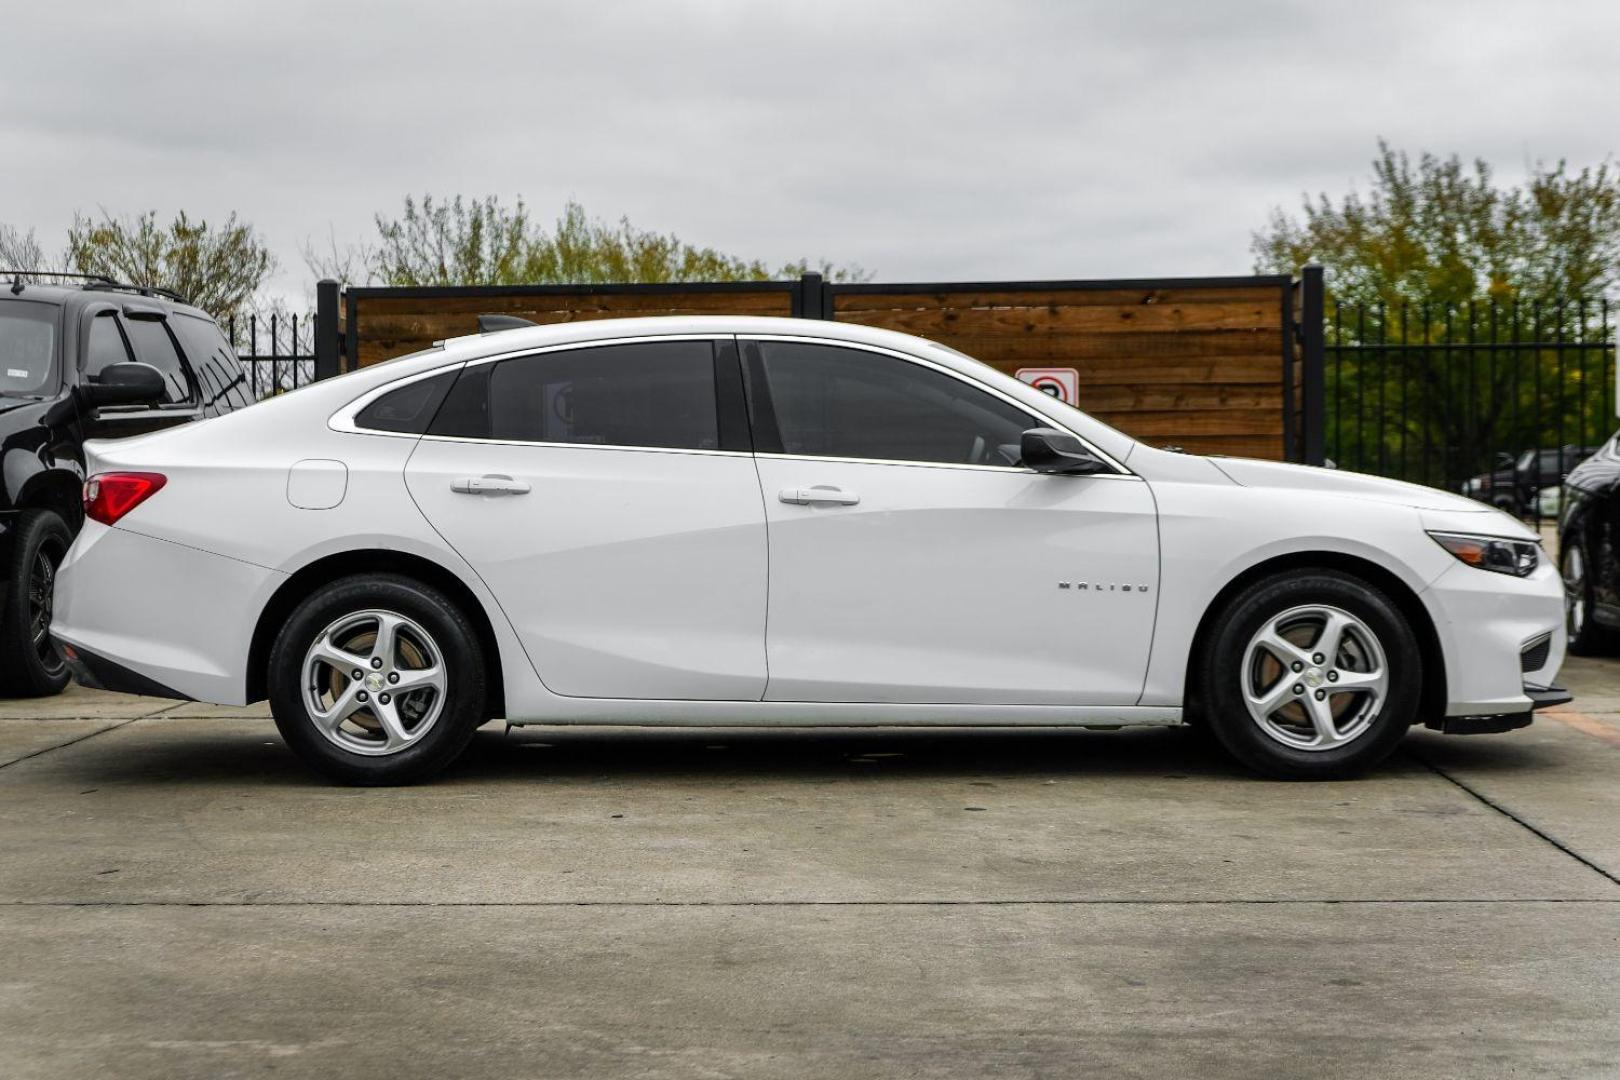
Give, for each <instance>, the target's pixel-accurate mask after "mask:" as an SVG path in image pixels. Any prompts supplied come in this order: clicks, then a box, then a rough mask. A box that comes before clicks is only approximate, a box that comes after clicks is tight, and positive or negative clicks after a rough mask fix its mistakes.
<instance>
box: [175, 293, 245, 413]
mask: <svg viewBox="0 0 1620 1080" xmlns="http://www.w3.org/2000/svg"><path fill="white" fill-rule="evenodd" d="M169 329H170V330H172V331H174V333H175V335H176V336H177V337H178V338H179V339H180V347H181V349H182V350H183V351H184V352H185V354H186V359H187V360H189V361H191V371H192V374H194V375H195V376H196V377H197V386H198V391H199V392H200V393H201V395H202V402H201V405H202V411H203V415H205V416H217V415H219V414H220V413H227V412H230V411H231V410H232V409H240V408H243V407H244V406H247V405H251V404H253V397H252V395H251V394H249V393H248V387H247V375H246V374H245V373H244V372H243V371H242V362H241V361H240V360H238V359H237V358H236V350H235V349H233V348H231V346H230V343H229V342H227V341H226V340H225V335H224V334H222V333H220V329H219V327H218V326H217V325H215V324H214V323H213V322H211V321H210V320H208V319H200V318H198V317H197V316H195V315H186V314H183V313H181V312H175V313H174V314H173V315H171V316H169Z"/></svg>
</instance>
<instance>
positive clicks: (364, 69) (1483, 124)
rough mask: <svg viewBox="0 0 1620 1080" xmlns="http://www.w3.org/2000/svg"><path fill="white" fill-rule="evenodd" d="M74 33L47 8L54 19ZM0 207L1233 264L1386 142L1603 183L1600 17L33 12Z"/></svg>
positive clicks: (1096, 9)
mask: <svg viewBox="0 0 1620 1080" xmlns="http://www.w3.org/2000/svg"><path fill="white" fill-rule="evenodd" d="M64 13H66V14H64ZM0 24H3V25H0V30H3V34H4V37H3V38H0V61H3V62H0V99H3V100H5V101H6V102H7V107H6V108H5V109H4V110H3V111H0V145H3V146H4V147H5V151H6V152H5V159H6V162H7V168H6V169H5V170H4V171H3V173H0V220H4V221H8V222H10V223H11V224H14V225H18V226H21V227H24V228H26V227H29V226H34V227H37V228H38V229H39V231H40V233H41V235H42V236H45V237H52V236H57V235H60V234H61V233H62V231H63V230H64V229H65V226H66V224H67V222H68V221H69V220H70V219H71V216H72V214H73V211H74V210H75V209H80V210H91V209H94V208H96V207H106V208H107V209H108V210H111V211H113V212H116V213H133V212H136V211H139V210H143V209H147V208H154V209H157V210H159V211H160V212H162V213H170V212H172V211H174V210H177V209H180V208H182V207H184V208H186V209H188V210H191V211H192V212H194V213H202V214H206V215H219V216H222V215H224V214H225V213H227V212H229V211H231V210H236V211H238V212H239V213H240V214H241V215H242V216H243V217H245V218H246V219H247V220H249V221H251V222H253V223H254V224H255V225H256V226H257V227H259V228H260V229H261V230H262V231H263V232H264V233H265V234H266V236H268V237H269V238H270V239H271V241H272V242H273V243H274V245H275V247H276V250H277V252H278V254H279V256H280V258H281V261H282V263H283V268H282V273H281V275H280V278H279V279H278V283H277V284H278V286H279V288H281V289H282V290H284V291H286V292H288V293H291V294H293V295H298V294H301V293H302V292H303V291H304V290H305V288H306V286H307V282H306V281H305V278H306V277H307V275H306V274H305V271H304V267H303V264H302V260H301V259H300V257H299V254H298V252H299V250H300V248H301V247H302V245H303V243H304V242H305V240H306V239H309V238H315V239H317V240H318V241H320V242H324V239H325V237H326V235H327V232H328V230H329V229H330V230H332V231H334V232H335V233H336V235H337V236H338V238H339V239H340V240H343V239H359V238H362V237H365V236H367V235H368V234H369V233H370V221H371V215H372V213H373V212H374V211H377V210H389V211H391V210H393V209H395V208H397V207H398V205H399V203H400V200H401V199H402V197H403V196H404V195H405V194H407V193H421V192H436V193H440V194H450V193H454V192H462V193H466V194H482V193H496V194H501V195H504V196H508V197H510V196H514V195H519V194H521V195H523V196H524V197H525V198H526V199H527V200H528V202H529V203H530V205H531V206H532V207H533V208H534V209H535V210H536V211H537V212H539V213H540V214H542V215H547V214H550V213H552V212H554V211H555V210H556V209H557V208H559V207H560V206H561V204H562V202H563V201H564V200H566V199H569V198H575V199H578V200H580V201H581V202H583V203H584V204H585V205H586V207H587V208H588V209H590V210H591V211H592V212H593V213H595V214H599V215H602V216H606V217H617V216H619V215H621V214H627V215H629V216H630V217H631V219H632V220H634V221H635V222H636V223H637V224H639V225H641V226H642V227H646V228H656V229H662V230H673V231H676V232H678V233H680V234H681V235H682V236H683V237H684V238H686V239H688V240H691V241H693V242H698V243H703V244H713V245H715V246H718V247H722V248H725V249H727V250H731V251H734V252H736V253H738V254H742V255H747V256H750V257H760V258H764V259H767V260H769V261H784V260H787V259H790V258H797V257H801V256H808V257H811V258H817V257H823V256H824V257H827V258H830V259H833V260H836V261H841V262H856V263H860V264H861V265H863V266H867V267H870V268H872V269H874V270H876V271H877V273H878V275H879V277H880V278H883V279H888V280H901V279H910V280H930V279H950V278H980V279H982V278H995V277H1018V278H1030V277H1069V276H1072V277H1087V276H1135V275H1150V274H1204V273H1242V272H1244V271H1246V270H1247V269H1248V266H1249V254H1248V235H1249V232H1250V230H1251V229H1252V228H1254V227H1255V226H1256V225H1258V224H1260V223H1261V222H1262V221H1263V220H1264V217H1265V215H1266V213H1267V211H1268V209H1269V208H1270V207H1271V206H1274V205H1278V204H1281V205H1284V206H1288V207H1292V206H1294V205H1295V204H1296V203H1297V201H1298V198H1299V195H1300V193H1301V192H1302V191H1306V190H1311V191H1315V190H1320V189H1323V188H1326V189H1328V190H1331V191H1339V190H1342V189H1343V188H1344V187H1345V186H1347V185H1348V184H1349V183H1352V182H1357V183H1363V182H1364V178H1365V175H1366V172H1367V161H1368V159H1369V158H1370V157H1371V155H1372V153H1373V151H1374V140H1375V139H1376V138H1377V137H1378V136H1379V135H1384V136H1386V137H1388V138H1389V139H1391V141H1393V142H1394V143H1395V144H1396V145H1398V146H1403V147H1407V148H1410V149H1412V150H1414V151H1415V150H1421V149H1432V150H1436V151H1440V152H1451V151H1456V152H1459V153H1462V154H1463V155H1465V156H1474V155H1482V156H1484V157H1486V158H1487V159H1489V160H1491V161H1492V162H1493V163H1495V164H1496V165H1497V166H1498V167H1499V168H1500V170H1501V173H1502V175H1503V176H1504V177H1506V178H1513V177H1515V176H1517V175H1518V174H1519V173H1520V172H1521V171H1522V166H1523V163H1524V162H1525V161H1526V160H1527V159H1532V158H1544V159H1557V158H1560V157H1564V158H1568V159H1569V160H1571V162H1573V163H1575V164H1586V163H1591V162H1596V161H1599V160H1602V159H1604V158H1605V157H1607V156H1608V155H1609V154H1610V153H1611V152H1612V151H1613V150H1615V149H1616V147H1615V143H1614V134H1613V132H1614V130H1615V129H1614V126H1613V123H1612V121H1610V120H1609V117H1608V115H1607V114H1608V103H1609V102H1610V101H1612V100H1614V99H1616V97H1617V96H1620V95H1617V94H1616V91H1617V90H1620V75H1617V74H1616V64H1615V63H1614V58H1613V49H1612V42H1613V41H1615V40H1617V38H1620V33H1617V31H1620V7H1617V6H1616V5H1613V4H1609V3H1602V2H1591V3H1570V4H1561V5H1529V4H1513V3H1497V2H1477V0H1475V2H1467V0H1459V2H1455V3H1429V4H1423V5H1415V4H1409V3H1396V2H1386V0H1377V2H1370V3H1355V4H1335V5H1323V4H1307V3H1297V4H1294V3H1280V2H1265V0H1240V2H1232V3H1180V4H1178V3H1168V2H1161V3H1158V4H1154V5H1131V4H1119V3H1096V4H1087V3H1058V2H1053V3H1045V4H1041V3H1006V2H1004V3H997V4H988V3H978V4H967V3H922V2H916V3H875V2H867V3H843V2H831V0H823V2H820V3H816V4H812V5H782V4H750V3H742V2H736V3H717V2H716V3H690V4H680V3H674V2H665V3H657V2H649V3H634V4H627V3H613V4H588V3H575V4H541V3H517V2H500V3H479V2H475V0H467V2H465V3H461V4H458V5H446V4H443V3H435V4H431V5H430V4H421V3H414V4H413V3H350V4H331V3H317V2H313V0H307V2H306V0H286V2H282V3H275V4H265V3H246V2H244V3H183V2H180V0H168V2H151V0H149V2H146V3H142V4H139V5H131V4H123V3H80V4H75V5H73V6H71V7H68V8H63V7H61V6H60V5H58V6H56V7H54V8H49V7H46V6H45V5H25V6H19V7H16V8H13V9H10V10H8V11H7V12H6V13H5V15H4V16H3V17H0Z"/></svg>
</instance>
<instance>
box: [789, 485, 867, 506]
mask: <svg viewBox="0 0 1620 1080" xmlns="http://www.w3.org/2000/svg"><path fill="white" fill-rule="evenodd" d="M776 497H777V498H778V499H780V500H781V501H783V502H785V503H792V504H794V505H795V506H813V505H815V504H817V503H831V504H833V505H835V506H854V505H855V504H856V503H858V502H860V501H861V497H860V496H859V495H857V494H855V493H854V492H853V491H845V490H844V489H843V488H840V487H833V486H832V485H831V484H816V485H815V486H813V487H797V488H783V489H782V490H781V491H779V492H777V495H776Z"/></svg>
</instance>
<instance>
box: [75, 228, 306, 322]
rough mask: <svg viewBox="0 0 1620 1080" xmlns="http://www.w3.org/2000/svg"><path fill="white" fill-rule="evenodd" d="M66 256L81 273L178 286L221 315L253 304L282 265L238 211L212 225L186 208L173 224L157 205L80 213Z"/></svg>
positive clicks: (207, 308) (180, 289)
mask: <svg viewBox="0 0 1620 1080" xmlns="http://www.w3.org/2000/svg"><path fill="white" fill-rule="evenodd" d="M67 261H68V263H69V269H71V270H74V271H76V272H78V273H81V274H105V275H106V276H108V277H110V278H113V279H115V280H117V281H125V282H128V283H130V284H132V285H146V286H157V287H161V288H165V289H171V290H173V291H174V292H177V293H179V294H180V295H181V296H184V297H187V298H188V299H189V300H190V301H191V302H192V303H193V304H196V305H197V306H198V307H200V308H202V309H203V310H205V311H207V312H209V313H210V314H212V315H213V316H215V317H216V318H225V317H227V316H230V315H232V314H235V313H237V312H238V311H241V310H244V309H245V308H247V307H249V306H251V303H252V301H253V299H254V297H255V296H256V294H257V293H258V291H259V287H260V286H261V285H262V284H263V283H264V280H265V278H267V277H268V276H269V275H270V272H271V270H273V269H274V268H275V258H274V257H273V256H272V255H271V254H270V252H269V249H268V248H266V247H265V245H264V243H263V242H262V241H261V240H260V239H259V236H258V234H257V233H255V232H254V230H253V227H252V226H251V225H249V224H247V223H246V222H242V221H238V220H237V217H236V215H235V214H234V213H233V214H231V215H230V217H228V218H226V219H225V221H224V222H223V223H222V224H219V225H210V224H209V223H208V222H207V221H204V220H202V219H200V218H199V219H197V220H195V221H194V220H192V218H191V217H189V216H188V215H187V214H186V213H185V211H181V212H180V213H179V214H178V215H176V216H175V218H174V220H173V221H171V222H169V223H168V224H166V225H163V224H159V223H158V219H157V214H156V212H148V213H145V214H141V215H138V216H136V217H133V218H115V217H113V216H111V215H110V214H107V213H106V212H103V213H102V214H101V215H100V216H99V217H97V218H89V217H84V216H81V215H78V214H75V215H74V218H73V225H72V226H71V227H70V228H69V229H68V251H67Z"/></svg>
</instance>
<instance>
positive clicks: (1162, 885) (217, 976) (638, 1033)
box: [0, 660, 1620, 1078]
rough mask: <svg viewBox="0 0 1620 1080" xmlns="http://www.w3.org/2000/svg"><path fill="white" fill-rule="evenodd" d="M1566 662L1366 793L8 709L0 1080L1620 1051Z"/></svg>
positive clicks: (933, 740) (1589, 682)
mask: <svg viewBox="0 0 1620 1080" xmlns="http://www.w3.org/2000/svg"><path fill="white" fill-rule="evenodd" d="M1566 674H1567V676H1568V679H1567V681H1568V682H1569V683H1570V685H1571V686H1572V688H1573V689H1575V690H1576V692H1577V694H1578V697H1577V700H1576V702H1575V703H1574V705H1573V706H1571V707H1570V708H1569V709H1566V710H1561V711H1560V712H1559V713H1558V714H1557V715H1554V716H1548V715H1545V714H1544V715H1543V716H1542V717H1541V718H1539V719H1538V721H1537V723H1536V724H1535V725H1533V726H1532V727H1531V728H1530V729H1529V730H1528V731H1521V732H1515V733H1512V734H1509V735H1503V736H1480V737H1471V738H1460V737H1442V736H1437V735H1433V734H1430V733H1426V732H1422V733H1415V734H1414V735H1413V736H1411V737H1410V738H1409V739H1408V742H1407V744H1406V748H1405V749H1404V750H1403V751H1402V753H1401V754H1400V755H1399V757H1398V758H1397V759H1396V760H1395V761H1393V762H1392V763H1391V764H1390V765H1389V766H1388V767H1386V768H1385V769H1383V770H1381V771H1380V772H1379V773H1377V774H1376V775H1374V776H1372V777H1369V778H1367V779H1364V780H1360V781H1356V782H1349V783H1334V784H1276V783H1268V782H1263V781H1258V780H1253V779H1250V778H1248V777H1246V776H1244V775H1242V774H1240V773H1238V772H1236V771H1235V770H1233V769H1231V768H1229V767H1228V766H1226V765H1225V764H1224V762H1222V761H1220V760H1218V759H1216V758H1215V757H1213V756H1212V755H1210V754H1209V753H1207V752H1206V751H1204V750H1203V749H1202V748H1200V747H1199V745H1198V744H1197V742H1196V740H1194V739H1191V738H1189V737H1186V736H1185V735H1183V734H1181V733H1179V732H1171V731H1162V732H1135V733H1130V732H1121V733H1118V734H1112V735H1106V734H1091V733H1083V732H1074V733H1070V732H1058V733H1053V732H983V733H947V734H928V733H921V732H878V733H843V734H827V733H819V734H818V733H782V732H765V733H752V732H736V731H726V732H712V731H711V732H682V733H661V732H649V731H632V730H612V731H581V730H558V729H544V730H541V729H524V730H518V731H514V732H512V733H510V734H509V735H506V734H503V733H502V732H501V731H500V730H499V729H498V728H494V729H489V730H486V731H483V732H481V733H480V734H479V736H478V738H477V739H476V740H475V744H474V747H473V749H472V751H471V752H470V753H469V754H468V755H467V757H466V759H464V761H463V762H462V763H461V764H460V765H458V767H457V768H456V769H455V770H454V771H453V772H452V773H451V774H450V775H449V776H447V777H446V778H445V779H444V780H443V781H441V782H438V783H434V784H431V785H427V786H423V787H418V788H409V789H384V790H354V789H345V788H337V787H330V786H326V785H324V784H323V783H321V782H319V781H318V780H317V779H315V778H314V777H312V776H311V775H310V774H308V773H306V772H305V771H304V770H303V769H302V768H301V767H300V766H299V764H298V763H297V762H296V761H295V760H294V759H293V758H292V757H291V755H290V754H289V753H288V752H287V751H286V749H285V748H284V747H283V746H282V745H281V743H280V740H279V738H278V737H277V736H276V733H275V730H274V728H273V726H272V725H271V724H270V723H269V722H268V720H266V719H264V713H263V710H262V709H252V710H239V711H231V710H217V709H213V708H211V707H207V706H198V705H184V706H173V705H170V704H166V703H164V702H159V701H152V700H148V699H135V698H116V697H113V696H111V695H96V694H90V693H87V692H84V691H75V692H73V693H70V694H69V695H66V696H64V697H63V698H60V699H55V700H52V701H47V702H23V703H16V702H13V703H4V704H3V705H0V957H4V958H5V961H4V964H3V965H0V1075H4V1076H7V1077H61V1076H89V1075H115V1076H131V1077H190V1076H195V1077H215V1076H245V1075H260V1074H269V1073H274V1074H276V1075H279V1076H289V1075H291V1076H332V1075H343V1076H346V1077H370V1076H379V1077H381V1076H387V1077H415V1076H424V1077H425V1076H434V1077H443V1076H459V1075H479V1076H497V1077H508V1076H509V1077H571V1076H634V1077H689V1076H690V1077H715V1076H738V1077H784V1078H786V1077H794V1078H798V1077H818V1076H848V1077H868V1076H923V1077H946V1076H983V1075H987V1074H990V1073H995V1074H996V1075H1001V1076H1012V1077H1046V1076H1072V1075H1121V1076H1165V1075H1175V1076H1200V1077H1226V1076H1232V1077H1253V1076H1257V1075H1263V1076H1315V1077H1337V1076H1345V1077H1349V1076H1357V1077H1379V1076H1390V1077H1394V1076H1399V1077H1402V1078H1412V1077H1431V1076H1467V1077H1489V1076H1520V1077H1523V1076H1556V1077H1576V1076H1616V1075H1620V663H1617V662H1612V661H1580V660H1576V661H1572V662H1571V664H1570V666H1569V668H1568V669H1567V671H1566ZM226 713H231V715H224V714H226Z"/></svg>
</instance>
